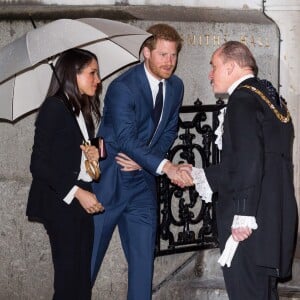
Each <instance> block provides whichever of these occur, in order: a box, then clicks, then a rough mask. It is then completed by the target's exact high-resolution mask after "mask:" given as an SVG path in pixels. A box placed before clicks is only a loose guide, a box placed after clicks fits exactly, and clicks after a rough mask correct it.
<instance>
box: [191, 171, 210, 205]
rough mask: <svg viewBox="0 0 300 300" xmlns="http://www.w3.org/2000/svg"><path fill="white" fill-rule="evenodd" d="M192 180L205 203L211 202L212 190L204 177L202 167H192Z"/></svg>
mask: <svg viewBox="0 0 300 300" xmlns="http://www.w3.org/2000/svg"><path fill="white" fill-rule="evenodd" d="M191 175H192V177H193V181H194V183H195V188H196V191H197V192H198V193H199V196H200V197H201V198H202V200H204V201H205V202H206V203H208V202H211V198H212V194H213V192H212V190H211V188H210V186H209V183H208V181H207V179H206V176H205V173H204V170H203V169H202V168H194V167H193V168H192V173H191Z"/></svg>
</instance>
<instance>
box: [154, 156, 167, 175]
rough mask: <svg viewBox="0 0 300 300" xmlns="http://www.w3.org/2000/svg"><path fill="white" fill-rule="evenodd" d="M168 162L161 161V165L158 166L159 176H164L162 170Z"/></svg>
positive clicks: (165, 160)
mask: <svg viewBox="0 0 300 300" xmlns="http://www.w3.org/2000/svg"><path fill="white" fill-rule="evenodd" d="M166 162H168V160H167V159H163V160H162V161H161V163H160V164H159V165H158V167H157V169H156V173H157V174H159V175H163V174H164V173H163V171H162V170H163V167H164V165H165V163H166Z"/></svg>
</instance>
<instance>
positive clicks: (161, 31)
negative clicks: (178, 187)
mask: <svg viewBox="0 0 300 300" xmlns="http://www.w3.org/2000/svg"><path fill="white" fill-rule="evenodd" d="M148 32H150V33H151V34H152V37H150V38H149V39H148V40H146V41H145V43H144V45H143V47H142V53H143V56H144V63H141V64H139V65H136V66H134V67H132V68H131V69H129V70H128V71H126V72H125V73H124V74H122V75H121V76H119V77H118V78H117V79H115V80H114V81H113V82H112V83H111V84H110V86H109V87H108V90H107V93H106V97H105V101H104V111H103V118H102V122H101V126H100V129H99V132H98V135H99V136H102V137H103V138H104V140H105V142H106V148H107V158H106V159H105V160H103V161H101V163H100V164H101V170H102V175H101V180H100V182H99V183H97V184H94V187H93V188H94V192H95V194H96V196H97V199H100V201H101V203H102V204H103V206H104V207H105V212H104V213H103V214H98V215H96V216H95V217H94V224H95V238H94V247H93V256H92V281H93V282H94V281H95V280H96V277H97V273H98V271H99V268H100V266H101V263H102V260H103V257H104V255H105V252H106V250H107V247H108V245H109V242H110V239H111V237H112V234H113V231H114V229H115V227H116V225H118V229H119V233H120V238H121V243H122V247H123V251H124V253H125V256H126V259H127V262H128V295H127V299H129V300H149V299H151V287H152V276H153V262H154V246H155V235H156V218H157V216H156V215H157V210H156V209H157V197H156V183H155V176H158V175H160V174H163V173H165V174H167V176H168V177H169V178H170V179H171V180H175V181H177V182H178V181H179V182H182V183H183V179H182V178H181V177H179V175H178V172H177V167H176V166H174V165H172V164H171V163H170V162H169V161H167V160H165V159H164V157H165V155H166V152H167V151H168V149H169V148H170V146H171V145H172V143H173V142H174V140H175V138H176V137H177V130H178V124H177V123H178V113H179V108H180V106H181V103H182V97H183V83H182V81H181V79H180V78H178V77H177V76H175V75H173V72H174V70H175V67H176V64H177V55H178V52H179V51H180V49H181V42H182V40H181V38H180V36H179V34H178V33H177V31H176V30H175V29H174V28H172V27H171V26H169V25H166V24H156V25H153V26H151V27H150V28H149V29H148ZM160 82H162V85H161V87H160V88H159V83H160ZM161 93H162V96H163V97H162V98H161V100H162V111H161V112H159V113H158V114H159V118H158V119H159V121H158V125H155V121H154V116H153V110H154V107H155V105H156V103H155V102H156V101H157V102H158V101H159V100H156V99H157V98H156V95H157V94H161Z"/></svg>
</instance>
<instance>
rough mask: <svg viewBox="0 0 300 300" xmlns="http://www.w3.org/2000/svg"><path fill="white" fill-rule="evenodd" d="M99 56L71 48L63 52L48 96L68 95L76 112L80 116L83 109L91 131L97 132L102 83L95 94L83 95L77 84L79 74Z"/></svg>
mask: <svg viewBox="0 0 300 300" xmlns="http://www.w3.org/2000/svg"><path fill="white" fill-rule="evenodd" d="M93 59H95V60H96V61H97V62H98V59H97V56H96V55H95V54H94V53H92V52H90V51H87V50H83V49H77V48H74V49H70V50H67V51H65V52H63V53H62V54H61V55H60V56H59V58H58V60H57V62H56V64H55V71H54V72H55V73H53V74H52V78H51V82H50V86H49V89H48V93H47V97H51V96H58V95H63V94H64V95H66V96H67V97H68V99H69V101H70V104H71V105H72V108H73V110H74V113H75V114H76V115H77V116H78V115H79V112H80V111H82V114H83V117H84V119H85V123H86V126H87V128H88V130H90V132H93V133H94V132H95V124H96V125H98V123H99V120H100V99H99V94H100V91H101V85H99V88H98V89H97V91H96V94H95V95H94V96H92V97H91V96H88V95H81V93H80V91H79V88H78V85H77V74H80V73H81V72H82V70H83V69H84V68H85V67H87V66H88V65H89V64H90V63H91V61H92V60H93Z"/></svg>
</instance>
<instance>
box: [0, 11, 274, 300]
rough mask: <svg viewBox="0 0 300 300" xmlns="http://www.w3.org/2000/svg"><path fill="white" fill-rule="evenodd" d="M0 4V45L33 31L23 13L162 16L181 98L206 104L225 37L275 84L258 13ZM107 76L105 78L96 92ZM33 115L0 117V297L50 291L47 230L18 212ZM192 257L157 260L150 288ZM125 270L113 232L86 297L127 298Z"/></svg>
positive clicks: (266, 30) (138, 21)
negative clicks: (176, 39)
mask: <svg viewBox="0 0 300 300" xmlns="http://www.w3.org/2000/svg"><path fill="white" fill-rule="evenodd" d="M3 8H4V9H3V10H1V11H2V18H1V20H0V46H3V45H5V44H7V43H9V42H10V41H12V40H14V39H15V38H17V37H19V36H20V35H22V34H24V33H25V32H27V31H28V30H31V29H32V25H31V23H30V21H28V20H27V19H25V17H26V16H27V15H28V12H30V11H31V12H32V16H33V17H34V18H35V19H36V23H37V26H41V25H42V24H43V23H44V22H48V21H49V20H50V19H51V17H50V12H51V15H53V14H54V16H56V17H59V18H62V17H72V18H74V17H81V16H93V17H108V16H109V18H112V19H119V20H122V21H126V22H130V23H132V24H134V25H136V26H138V27H141V28H144V29H145V28H147V27H148V26H149V25H151V24H153V23H157V22H168V23H169V24H170V25H172V26H174V27H175V28H176V29H177V30H178V31H179V33H180V34H181V35H182V38H183V40H184V46H183V49H182V52H181V53H180V58H179V63H178V67H177V71H176V73H177V74H178V75H179V76H180V77H181V78H182V79H183V81H184V83H185V96H184V104H192V103H194V101H195V100H196V99H197V98H199V99H200V100H201V101H202V102H203V103H205V104H207V103H214V102H215V100H216V99H215V98H214V96H213V94H212V92H211V88H210V86H209V82H208V78H207V75H208V72H209V67H210V66H209V61H210V56H211V53H212V52H213V51H214V50H215V49H216V48H217V47H218V46H219V45H220V44H222V43H223V42H224V41H225V40H230V39H235V40H241V41H244V42H245V43H247V45H248V46H249V47H250V49H251V50H252V51H253V53H254V54H255V56H256V58H257V62H258V65H259V66H260V69H261V71H260V76H261V77H266V78H267V79H269V80H271V81H272V82H273V83H274V84H275V85H277V83H278V53H279V35H278V30H277V27H276V26H275V25H274V24H273V23H272V22H270V21H269V20H268V19H267V18H265V17H264V16H263V14H262V13H261V12H259V11H251V10H246V11H242V10H236V11H235V10H231V11H226V10H216V9H201V8H190V9H188V8H184V7H172V8H170V7H147V6H145V7H143V8H141V7H134V8H133V7H131V8H130V7H117V8H116V7H115V6H114V7H94V10H93V9H91V8H88V9H84V8H82V7H81V8H80V9H78V8H77V7H74V8H72V9H70V8H68V7H59V8H55V7H37V6H32V7H29V6H27V7H23V8H22V7H20V8H19V10H17V9H15V10H14V11H8V10H7V7H3ZM162 20H163V21H162ZM100 63H101V62H100ZM111 80H112V78H109V79H107V80H105V81H104V91H103V94H105V89H106V87H107V84H108V83H109V82H110V81H111ZM102 99H103V96H102ZM1 101H4V99H1ZM24 101H26V99H24ZM35 117H36V113H35V112H34V113H31V114H29V115H27V116H26V117H24V118H22V119H20V120H19V121H18V122H15V123H8V122H5V121H1V122H0V140H1V143H0V228H1V229H0V236H1V239H0V249H1V250H0V265H1V268H0V300H2V299H3V300H4V299H5V300H7V299H9V300H14V299H22V300H26V299H31V300H32V299H50V298H51V293H52V276H53V270H52V264H51V255H50V250H49V242H48V239H47V236H46V234H45V231H44V229H43V227H42V226H41V225H40V224H38V223H31V222H28V221H27V219H26V218H25V207H26V202H27V195H28V189H29V185H30V181H31V175H30V172H29V162H30V154H31V147H32V143H33V133H34V120H35ZM192 255H193V253H185V254H177V255H171V256H165V257H159V258H157V259H156V261H155V275H154V288H158V287H159V286H160V284H161V283H162V282H163V281H164V280H165V279H166V278H168V277H169V276H171V275H172V273H173V272H176V269H177V268H179V267H180V266H181V265H182V264H183V263H184V262H185V261H187V260H188V259H189V258H190V257H191V256H192ZM126 274H127V266H126V262H125V259H124V255H123V252H122V250H121V246H120V241H119V237H118V234H117V231H116V232H115V234H114V236H113V240H112V242H111V244H110V247H109V249H108V252H107V255H106V257H105V260H104V263H103V267H102V269H101V272H100V274H99V276H98V279H97V281H96V285H95V288H94V291H93V295H94V296H93V298H94V299H101V300H106V299H107V300H108V299H109V300H111V299H117V300H122V299H126V296H125V295H126V280H127V279H126Z"/></svg>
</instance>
